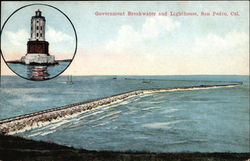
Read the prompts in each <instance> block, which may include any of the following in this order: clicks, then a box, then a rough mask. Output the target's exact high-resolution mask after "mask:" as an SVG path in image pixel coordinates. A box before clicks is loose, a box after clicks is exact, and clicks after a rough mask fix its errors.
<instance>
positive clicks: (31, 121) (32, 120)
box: [0, 82, 242, 134]
mask: <svg viewBox="0 0 250 161" xmlns="http://www.w3.org/2000/svg"><path fill="white" fill-rule="evenodd" d="M239 85H242V83H241V82H240V83H232V84H224V85H200V86H188V87H177V88H154V89H142V90H135V91H130V92H125V93H121V94H117V95H112V96H109V97H104V98H99V99H95V100H90V101H86V102H80V103H75V104H71V105H66V106H62V107H57V108H53V109H48V110H44V111H40V112H34V113H30V114H25V115H21V116H16V117H11V118H7V119H3V120H0V133H2V134H14V133H17V132H21V131H25V130H26V129H29V128H34V127H37V126H42V125H43V124H47V123H50V122H52V121H55V120H58V119H63V118H66V117H70V116H72V115H77V114H80V113H83V112H86V111H88V110H91V109H94V108H97V107H100V106H104V105H108V104H111V103H114V102H117V101H121V100H124V99H128V98H130V97H132V96H136V95H141V94H145V93H152V92H166V91H180V90H198V89H208V88H222V87H234V86H239Z"/></svg>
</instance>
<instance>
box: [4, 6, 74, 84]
mask: <svg viewBox="0 0 250 161" xmlns="http://www.w3.org/2000/svg"><path fill="white" fill-rule="evenodd" d="M34 5H42V6H47V7H51V8H54V9H56V10H57V11H59V12H60V13H62V14H63V15H64V16H65V17H66V18H67V20H68V21H69V22H70V24H71V26H72V28H73V30H74V34H75V51H74V54H73V57H72V60H71V61H70V63H69V64H68V65H67V66H66V67H65V69H64V70H62V71H61V72H60V73H58V74H57V75H55V76H53V77H51V78H48V79H44V80H35V79H28V78H26V77H23V76H21V75H20V74H18V73H17V72H15V71H14V70H12V69H11V67H9V65H8V63H6V60H5V58H4V56H3V53H2V49H0V53H1V56H2V58H3V60H4V62H5V64H6V65H7V66H8V68H9V69H10V70H11V71H12V72H14V73H15V74H16V75H18V76H19V77H21V78H23V79H27V80H31V81H46V80H50V79H53V78H55V77H57V76H59V75H60V74H62V73H63V72H64V71H65V70H66V69H67V68H68V67H69V66H70V64H71V63H72V61H73V60H74V58H75V55H76V52H77V33H76V29H75V26H74V25H73V23H72V21H71V20H70V19H69V17H68V16H67V15H66V14H65V13H64V12H63V11H61V10H60V9H58V8H56V7H54V6H52V5H48V4H43V3H33V4H28V5H25V6H22V7H20V8H18V9H16V10H15V11H14V12H13V13H12V14H11V15H10V16H9V17H8V18H7V19H6V20H5V22H4V23H3V27H2V28H1V31H0V37H2V32H3V29H4V26H5V25H6V23H7V22H8V20H9V19H10V18H11V16H13V15H14V14H15V13H16V12H17V11H19V10H21V9H23V8H26V7H29V6H34Z"/></svg>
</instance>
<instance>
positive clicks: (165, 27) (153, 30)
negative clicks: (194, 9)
mask: <svg viewBox="0 0 250 161" xmlns="http://www.w3.org/2000/svg"><path fill="white" fill-rule="evenodd" d="M179 26H180V23H179V22H178V21H174V20H173V19H171V18H169V17H159V16H157V17H150V18H147V19H146V20H145V22H144V24H143V25H142V26H141V29H140V30H135V29H134V28H133V27H132V26H131V25H123V26H121V28H120V29H119V31H118V34H117V37H116V38H114V39H113V40H109V41H108V42H107V44H106V49H107V50H110V51H113V52H117V53H119V52H126V51H129V52H137V51H138V50H140V51H146V50H147V49H148V42H149V41H159V39H158V38H159V36H160V35H164V34H167V33H168V32H170V31H172V30H174V29H175V28H177V27H179Z"/></svg>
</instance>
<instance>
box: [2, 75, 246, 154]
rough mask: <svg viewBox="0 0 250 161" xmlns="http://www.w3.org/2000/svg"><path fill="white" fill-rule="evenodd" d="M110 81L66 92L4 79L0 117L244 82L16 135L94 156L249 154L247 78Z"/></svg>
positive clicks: (62, 82)
mask: <svg viewBox="0 0 250 161" xmlns="http://www.w3.org/2000/svg"><path fill="white" fill-rule="evenodd" d="M113 77H114V76H96V77H94V76H89V77H87V76H82V77H81V76H79V77H73V84H71V85H70V84H67V83H66V81H67V77H59V78H56V79H53V80H49V81H43V82H32V81H27V80H23V79H20V78H17V77H3V81H2V87H1V93H0V99H1V107H0V118H7V117H10V116H15V115H20V114H25V113H30V112H35V111H40V110H43V109H48V108H52V107H58V106H62V105H66V104H70V103H76V102H81V101H86V100H89V99H94V98H99V97H105V96H110V95H114V94H118V93H122V92H126V91H130V90H135V89H148V88H167V87H182V86H192V85H202V84H203V85H205V84H226V83H228V81H243V83H244V84H243V85H242V86H237V87H230V88H229V87H227V88H215V89H205V90H186V91H168V92H161V93H150V94H145V95H141V96H136V97H132V98H130V99H127V100H124V101H121V102H118V103H116V104H112V105H109V106H105V107H101V108H98V109H95V110H92V111H88V112H85V113H83V114H80V115H78V116H76V117H72V118H67V119H64V120H61V121H58V122H55V123H51V124H49V125H46V126H43V127H40V128H35V129H32V130H29V131H26V132H23V133H18V134H17V135H20V136H24V137H27V138H31V139H35V140H45V141H52V142H56V143H59V144H63V145H68V146H74V147H81V148H86V149H93V150H115V151H125V150H135V151H150V152H181V151H200V152H249V79H248V77H247V76H147V77H145V76H126V77H125V76H116V78H117V79H113ZM125 78H131V79H125ZM132 78H133V79H132ZM141 78H144V79H154V80H151V83H143V81H145V80H141ZM218 81H219V82H218Z"/></svg>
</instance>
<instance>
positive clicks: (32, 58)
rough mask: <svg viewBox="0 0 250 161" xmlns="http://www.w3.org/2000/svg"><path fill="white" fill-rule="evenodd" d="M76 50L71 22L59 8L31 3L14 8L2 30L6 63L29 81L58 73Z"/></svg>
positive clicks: (75, 37) (65, 67)
mask: <svg viewBox="0 0 250 161" xmlns="http://www.w3.org/2000/svg"><path fill="white" fill-rule="evenodd" d="M76 50H77V35H76V30H75V28H74V25H73V23H72V22H71V21H70V19H69V18H68V16H67V15H66V14H65V13H63V12H62V11H61V10H60V9H58V8H56V7H54V6H50V5H46V4H31V5H27V6H23V7H21V8H19V9H17V10H15V11H13V13H12V14H11V15H10V16H9V17H8V18H7V20H6V21H5V22H4V24H3V26H2V30H1V51H2V55H3V59H4V61H5V62H6V64H7V66H8V67H9V68H10V69H11V70H12V71H13V72H14V73H16V74H17V75H18V76H20V77H22V78H25V79H29V80H35V81H40V80H48V79H52V78H55V77H56V76H58V75H60V74H61V73H62V72H63V71H65V70H66V69H67V67H68V66H69V65H70V63H71V62H72V60H73V58H74V56H75V53H76Z"/></svg>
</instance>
